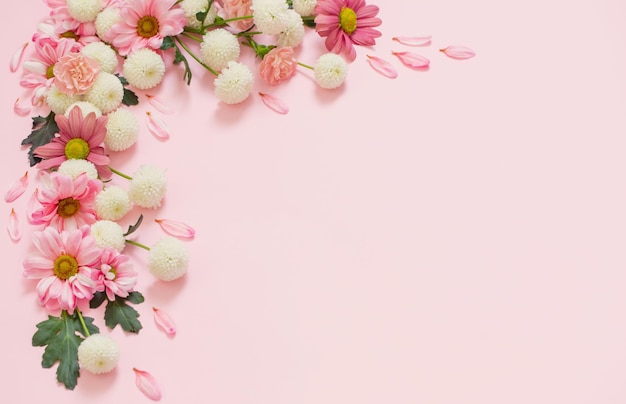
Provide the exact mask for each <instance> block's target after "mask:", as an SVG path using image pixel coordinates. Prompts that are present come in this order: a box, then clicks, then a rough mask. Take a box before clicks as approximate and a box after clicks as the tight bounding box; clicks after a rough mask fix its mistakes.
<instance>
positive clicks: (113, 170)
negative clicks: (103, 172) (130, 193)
mask: <svg viewBox="0 0 626 404" xmlns="http://www.w3.org/2000/svg"><path fill="white" fill-rule="evenodd" d="M109 170H111V172H112V173H113V174H117V175H119V176H120V177H122V178H126V179H127V180H131V181H132V179H133V177H131V176H129V175H126V174H124V173H122V172H120V171H117V170H116V169H114V168H113V167H109Z"/></svg>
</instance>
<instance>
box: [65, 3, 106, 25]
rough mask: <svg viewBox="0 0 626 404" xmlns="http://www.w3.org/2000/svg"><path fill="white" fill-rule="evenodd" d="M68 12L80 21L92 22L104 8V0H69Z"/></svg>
mask: <svg viewBox="0 0 626 404" xmlns="http://www.w3.org/2000/svg"><path fill="white" fill-rule="evenodd" d="M66 4H67V13H68V14H69V15H70V16H72V18H73V19H75V20H76V21H78V22H92V21H94V20H95V19H96V17H97V16H98V13H100V11H101V10H102V0H67V2H66Z"/></svg>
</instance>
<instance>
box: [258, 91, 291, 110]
mask: <svg viewBox="0 0 626 404" xmlns="http://www.w3.org/2000/svg"><path fill="white" fill-rule="evenodd" d="M259 95H260V96H261V100H263V103H264V104H265V105H267V106H268V107H269V109H271V110H274V111H276V112H278V113H279V114H283V115H284V114H286V113H287V112H289V107H288V106H287V105H285V103H284V102H282V101H281V100H279V99H278V98H276V97H274V96H273V95H271V94H265V93H261V92H259Z"/></svg>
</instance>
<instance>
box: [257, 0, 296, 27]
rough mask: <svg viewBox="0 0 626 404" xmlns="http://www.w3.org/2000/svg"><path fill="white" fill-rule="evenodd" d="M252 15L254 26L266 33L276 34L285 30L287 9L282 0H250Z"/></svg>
mask: <svg viewBox="0 0 626 404" xmlns="http://www.w3.org/2000/svg"><path fill="white" fill-rule="evenodd" d="M250 9H251V10H252V16H253V18H254V24H255V25H256V28H257V29H258V30H259V31H261V32H262V33H264V34H266V35H277V34H280V33H281V32H283V31H284V30H285V25H286V19H287V17H286V15H287V11H288V10H289V6H288V5H287V2H285V1H284V0H252V6H250Z"/></svg>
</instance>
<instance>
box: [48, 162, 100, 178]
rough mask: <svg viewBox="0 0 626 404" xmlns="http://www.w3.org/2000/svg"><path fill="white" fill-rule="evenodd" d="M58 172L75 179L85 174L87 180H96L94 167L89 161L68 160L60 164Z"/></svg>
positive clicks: (96, 174)
mask: <svg viewBox="0 0 626 404" xmlns="http://www.w3.org/2000/svg"><path fill="white" fill-rule="evenodd" d="M58 172H59V173H61V174H63V175H67V176H68V177H72V178H73V179H76V177H78V176H79V175H81V174H82V173H86V174H87V177H88V178H91V179H92V180H95V179H97V178H98V170H96V166H95V165H94V164H93V163H92V162H91V161H89V160H84V159H69V160H65V161H64V162H62V163H61V165H60V166H59V168H58Z"/></svg>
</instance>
